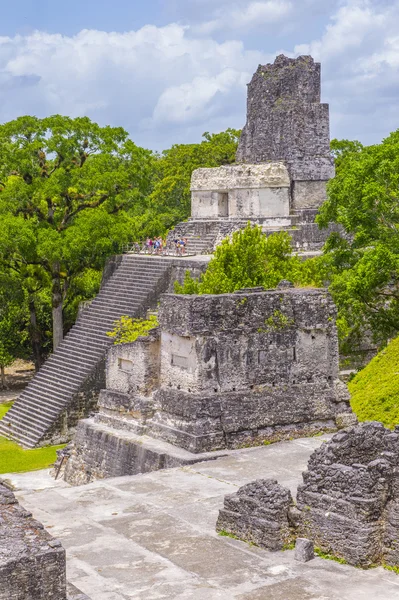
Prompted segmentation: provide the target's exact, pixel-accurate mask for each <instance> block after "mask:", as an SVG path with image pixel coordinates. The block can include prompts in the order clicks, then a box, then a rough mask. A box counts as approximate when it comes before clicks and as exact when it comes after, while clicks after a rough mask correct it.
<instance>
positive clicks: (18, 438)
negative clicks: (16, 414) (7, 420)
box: [0, 421, 37, 449]
mask: <svg viewBox="0 0 399 600" xmlns="http://www.w3.org/2000/svg"><path fill="white" fill-rule="evenodd" d="M0 435H3V436H5V437H7V438H9V439H10V440H13V441H15V442H17V443H18V444H20V445H21V446H23V447H24V448H27V449H30V448H34V447H35V445H36V438H37V436H33V435H28V434H26V433H23V432H22V431H19V432H18V434H16V435H14V434H13V429H12V427H8V426H7V425H4V424H2V422H1V421H0Z"/></svg>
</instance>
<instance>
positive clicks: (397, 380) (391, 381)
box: [348, 337, 399, 429]
mask: <svg viewBox="0 0 399 600" xmlns="http://www.w3.org/2000/svg"><path fill="white" fill-rule="evenodd" d="M348 388H349V391H350V393H351V396H352V398H351V406H352V410H353V411H354V413H356V416H357V418H358V419H359V421H380V422H381V423H383V425H385V427H388V428H390V429H392V428H393V427H395V425H397V424H399V337H398V338H396V339H394V340H392V342H390V343H389V344H388V346H387V347H386V348H384V349H383V350H381V352H379V353H378V354H377V356H375V357H374V358H373V359H372V360H371V361H370V362H369V364H368V365H367V366H366V367H365V368H364V369H362V370H361V371H359V373H357V375H356V376H355V377H354V378H353V379H352V381H350V382H349V383H348Z"/></svg>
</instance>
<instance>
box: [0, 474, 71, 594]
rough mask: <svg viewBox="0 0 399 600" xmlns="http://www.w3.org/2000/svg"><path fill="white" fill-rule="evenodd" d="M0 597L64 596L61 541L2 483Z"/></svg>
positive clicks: (0, 500)
mask: <svg viewBox="0 0 399 600" xmlns="http://www.w3.org/2000/svg"><path fill="white" fill-rule="evenodd" d="M0 600H66V579H65V551H64V549H63V547H62V545H61V542H60V541H58V540H55V539H54V538H52V537H51V535H50V534H49V533H47V532H46V531H45V530H44V528H43V525H42V524H41V523H39V522H38V521H35V520H34V519H33V518H32V515H31V513H30V512H28V511H26V510H24V509H23V508H22V507H21V506H20V505H19V504H18V502H17V500H16V499H15V496H14V494H13V493H12V492H10V491H9V490H8V489H7V488H6V487H4V486H3V485H2V484H1V483H0Z"/></svg>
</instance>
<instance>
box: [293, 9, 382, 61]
mask: <svg viewBox="0 0 399 600" xmlns="http://www.w3.org/2000/svg"><path fill="white" fill-rule="evenodd" d="M388 19H389V14H388V12H386V11H385V12H384V11H383V12H379V11H376V10H375V9H374V7H373V5H372V3H371V2H369V1H368V0H348V2H347V3H346V4H345V5H343V6H341V7H340V8H339V10H338V11H337V12H336V14H334V15H333V16H332V17H331V21H332V23H329V24H328V25H327V27H326V30H325V33H324V35H323V36H322V38H321V39H320V40H315V41H313V42H311V43H310V44H300V45H297V46H295V52H296V53H298V54H311V55H312V56H314V57H315V58H317V59H318V60H323V59H328V58H330V57H331V56H337V55H338V54H343V53H345V52H347V51H348V50H349V51H350V50H351V49H356V48H359V49H361V50H362V52H364V51H365V50H366V48H365V47H364V42H365V38H366V37H367V36H368V35H369V34H370V33H373V32H374V33H376V32H377V31H379V32H380V33H381V32H383V31H384V29H385V27H386V26H387V21H388Z"/></svg>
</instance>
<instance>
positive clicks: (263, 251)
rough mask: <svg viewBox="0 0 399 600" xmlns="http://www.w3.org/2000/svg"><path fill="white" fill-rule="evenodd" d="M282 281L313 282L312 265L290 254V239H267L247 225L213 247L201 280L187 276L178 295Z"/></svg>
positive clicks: (223, 291) (286, 236) (258, 229)
mask: <svg viewBox="0 0 399 600" xmlns="http://www.w3.org/2000/svg"><path fill="white" fill-rule="evenodd" d="M282 279H288V280H290V281H292V282H293V283H296V284H301V285H307V284H311V283H313V282H314V281H315V274H314V273H313V272H312V268H311V264H310V263H308V264H307V263H306V262H303V261H301V259H300V258H298V257H297V256H294V255H293V253H292V246H291V237H290V235H289V234H288V233H287V232H285V231H281V232H278V233H273V234H272V235H270V236H266V235H265V234H264V233H262V228H261V227H259V226H258V225H254V226H252V225H251V224H250V223H248V225H247V226H246V228H245V229H242V230H240V231H235V232H234V233H233V235H232V236H231V238H230V237H227V238H225V239H224V240H223V241H222V243H221V244H220V245H219V246H218V247H217V248H216V251H215V254H214V257H213V258H212V259H211V261H210V263H209V266H208V268H207V270H206V271H205V273H204V274H203V275H202V276H201V278H200V280H196V279H194V278H192V277H191V276H190V274H189V272H188V273H186V276H185V280H184V283H183V285H180V284H179V283H176V284H175V291H176V293H179V294H227V293H230V292H234V291H235V290H240V289H244V288H250V287H258V286H262V287H264V288H266V289H270V288H274V287H276V286H277V284H278V283H279V282H280V281H281V280H282Z"/></svg>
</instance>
